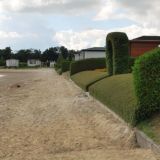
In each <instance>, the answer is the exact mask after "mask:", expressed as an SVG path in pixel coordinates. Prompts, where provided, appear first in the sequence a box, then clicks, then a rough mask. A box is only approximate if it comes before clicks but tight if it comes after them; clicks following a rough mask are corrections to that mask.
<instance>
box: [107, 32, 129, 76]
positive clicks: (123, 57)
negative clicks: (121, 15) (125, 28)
mask: <svg viewBox="0 0 160 160" xmlns="http://www.w3.org/2000/svg"><path fill="white" fill-rule="evenodd" d="M106 46H107V47H106V57H107V69H108V73H109V75H115V74H123V73H128V61H129V40H128V37H127V35H126V34H125V33H122V32H112V33H109V34H108V35H107V38H106Z"/></svg>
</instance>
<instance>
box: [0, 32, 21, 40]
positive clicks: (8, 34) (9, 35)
mask: <svg viewBox="0 0 160 160" xmlns="http://www.w3.org/2000/svg"><path fill="white" fill-rule="evenodd" d="M21 37H22V36H21V35H20V34H19V33H17V32H6V31H0V39H6V38H7V39H8V38H21Z"/></svg>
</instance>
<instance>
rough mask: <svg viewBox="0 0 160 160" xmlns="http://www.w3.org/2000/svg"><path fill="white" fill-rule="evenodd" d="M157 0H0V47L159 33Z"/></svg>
mask: <svg viewBox="0 0 160 160" xmlns="http://www.w3.org/2000/svg"><path fill="white" fill-rule="evenodd" d="M159 15H160V1H159V0H139V1H135V0H0V48H4V47H6V46H11V47H12V49H13V50H18V49H22V48H37V49H41V50H44V49H46V48H48V47H52V46H57V45H64V46H65V47H67V48H69V49H76V50H79V49H82V48H87V47H94V46H105V38H106V35H107V33H109V32H112V31H122V32H126V33H127V34H128V36H129V38H130V39H132V38H135V37H138V36H141V35H160V20H159Z"/></svg>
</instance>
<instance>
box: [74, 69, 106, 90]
mask: <svg viewBox="0 0 160 160" xmlns="http://www.w3.org/2000/svg"><path fill="white" fill-rule="evenodd" d="M105 77H107V72H101V71H99V70H97V71H83V72H79V73H76V74H74V75H72V76H71V79H72V80H73V81H74V82H75V83H76V84H77V85H78V86H79V87H81V88H82V89H83V90H85V91H88V87H89V86H90V85H92V84H94V83H95V82H97V81H99V80H101V79H103V78H105Z"/></svg>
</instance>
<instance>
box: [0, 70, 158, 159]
mask: <svg viewBox="0 0 160 160" xmlns="http://www.w3.org/2000/svg"><path fill="white" fill-rule="evenodd" d="M16 72H19V71H16ZM28 72H29V71H28ZM33 73H34V76H33V77H32V76H30V77H29V78H27V79H26V80H24V79H23V78H22V79H23V81H20V79H18V80H17V82H16V83H15V81H14V83H13V84H8V83H7V84H6V85H5V84H4V85H3V86H2V85H1V87H0V159H3V160H106V159H107V160H137V159H138V160H155V159H156V158H155V157H154V155H153V153H152V152H151V151H150V150H144V149H139V148H136V147H135V143H134V136H133V133H132V131H131V130H130V129H129V128H128V127H127V126H125V124H123V123H121V122H119V121H118V120H117V119H116V118H114V117H113V116H112V115H111V114H110V113H109V112H107V110H106V109H105V107H102V106H100V105H99V104H98V103H97V102H96V101H94V100H93V99H92V98H90V97H88V96H87V95H85V94H84V93H83V92H82V91H81V90H80V89H78V88H77V87H76V86H74V85H73V83H72V82H71V81H70V80H68V79H67V78H66V77H65V76H59V75H57V74H56V73H55V72H54V71H53V70H37V72H36V71H35V72H33ZM33 73H32V74H33ZM23 74H24V73H23ZM28 75H30V74H28ZM35 75H36V76H35ZM22 77H23V76H22Z"/></svg>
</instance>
